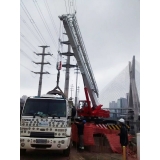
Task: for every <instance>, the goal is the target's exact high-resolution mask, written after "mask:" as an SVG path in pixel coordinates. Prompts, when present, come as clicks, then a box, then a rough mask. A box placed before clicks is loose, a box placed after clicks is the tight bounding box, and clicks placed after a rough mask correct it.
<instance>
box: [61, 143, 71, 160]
mask: <svg viewBox="0 0 160 160" xmlns="http://www.w3.org/2000/svg"><path fill="white" fill-rule="evenodd" d="M70 148H71V147H70V145H69V147H68V148H67V149H65V150H63V155H64V156H65V157H69V155H70Z"/></svg>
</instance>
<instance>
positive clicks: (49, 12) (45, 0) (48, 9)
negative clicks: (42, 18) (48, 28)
mask: <svg viewBox="0 0 160 160" xmlns="http://www.w3.org/2000/svg"><path fill="white" fill-rule="evenodd" d="M44 2H45V5H46V8H47V11H48V14H49V16H50V18H51V22H52V24H53V27H54V29H55V32H56V34H57V36H58V30H57V28H56V25H55V22H54V20H53V16H52V14H51V11H50V8H49V6H48V3H47V0H44Z"/></svg>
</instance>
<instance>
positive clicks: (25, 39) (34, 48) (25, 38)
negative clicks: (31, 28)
mask: <svg viewBox="0 0 160 160" xmlns="http://www.w3.org/2000/svg"><path fill="white" fill-rule="evenodd" d="M20 34H21V36H22V37H23V38H24V39H25V40H26V41H27V42H28V43H29V44H30V45H31V46H32V47H33V48H34V50H36V51H37V49H36V48H35V47H34V46H33V45H32V44H31V43H30V42H29V41H28V40H27V38H26V37H25V36H24V35H23V34H22V33H21V32H20Z"/></svg>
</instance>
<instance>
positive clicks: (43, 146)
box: [31, 144, 52, 148]
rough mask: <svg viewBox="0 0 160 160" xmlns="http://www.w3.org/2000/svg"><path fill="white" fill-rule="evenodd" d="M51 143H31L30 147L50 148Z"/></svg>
mask: <svg viewBox="0 0 160 160" xmlns="http://www.w3.org/2000/svg"><path fill="white" fill-rule="evenodd" d="M51 146H52V145H51V144H31V147H35V148H51Z"/></svg>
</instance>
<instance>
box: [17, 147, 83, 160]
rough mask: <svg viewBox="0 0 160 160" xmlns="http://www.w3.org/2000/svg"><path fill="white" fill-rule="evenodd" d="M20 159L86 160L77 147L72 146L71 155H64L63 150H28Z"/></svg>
mask: <svg viewBox="0 0 160 160" xmlns="http://www.w3.org/2000/svg"><path fill="white" fill-rule="evenodd" d="M20 160H84V158H82V157H81V156H80V154H79V153H78V152H77V151H76V149H74V148H72V149H71V153H70V157H64V156H63V154H62V152H61V151H41V150H39V151H36V150H35V151H32V150H27V152H26V153H25V154H24V155H21V156H20Z"/></svg>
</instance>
